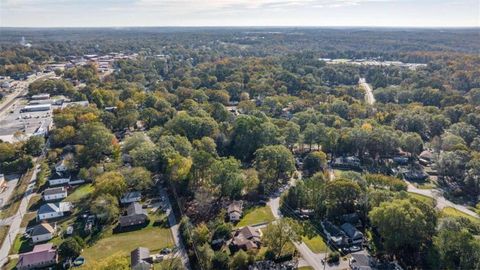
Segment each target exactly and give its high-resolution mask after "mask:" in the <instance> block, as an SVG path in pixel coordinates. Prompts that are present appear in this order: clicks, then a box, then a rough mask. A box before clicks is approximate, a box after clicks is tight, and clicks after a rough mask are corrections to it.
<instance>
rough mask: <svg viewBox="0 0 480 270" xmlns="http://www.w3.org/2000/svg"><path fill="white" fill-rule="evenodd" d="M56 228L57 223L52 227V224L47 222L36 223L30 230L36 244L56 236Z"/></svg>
mask: <svg viewBox="0 0 480 270" xmlns="http://www.w3.org/2000/svg"><path fill="white" fill-rule="evenodd" d="M56 228H57V226H56V225H54V226H53V227H52V225H50V224H49V223H46V222H45V223H41V224H39V225H36V226H35V227H33V228H32V229H31V230H30V237H31V239H32V242H33V243H34V244H36V243H40V242H45V241H48V240H50V239H52V238H53V237H54V236H55V231H56Z"/></svg>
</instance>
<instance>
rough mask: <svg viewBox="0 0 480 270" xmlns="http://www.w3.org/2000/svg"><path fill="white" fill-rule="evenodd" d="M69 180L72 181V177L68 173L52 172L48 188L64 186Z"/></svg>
mask: <svg viewBox="0 0 480 270" xmlns="http://www.w3.org/2000/svg"><path fill="white" fill-rule="evenodd" d="M70 179H72V177H71V176H70V174H69V173H59V172H54V173H53V174H52V176H51V177H50V179H48V184H49V185H50V186H56V185H65V184H68V183H69V182H70Z"/></svg>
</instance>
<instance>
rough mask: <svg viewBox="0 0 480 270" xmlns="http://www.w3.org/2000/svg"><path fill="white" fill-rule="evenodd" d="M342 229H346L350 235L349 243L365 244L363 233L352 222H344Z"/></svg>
mask: <svg viewBox="0 0 480 270" xmlns="http://www.w3.org/2000/svg"><path fill="white" fill-rule="evenodd" d="M340 228H341V229H342V231H344V232H345V233H346V234H347V236H348V243H350V244H353V245H361V244H363V233H362V232H360V231H359V230H357V228H355V227H354V226H353V225H352V224H350V223H343V225H342V226H340Z"/></svg>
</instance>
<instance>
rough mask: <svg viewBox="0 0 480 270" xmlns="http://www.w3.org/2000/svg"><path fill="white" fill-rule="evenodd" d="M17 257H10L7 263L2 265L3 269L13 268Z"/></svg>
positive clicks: (9, 269) (11, 269) (10, 269)
mask: <svg viewBox="0 0 480 270" xmlns="http://www.w3.org/2000/svg"><path fill="white" fill-rule="evenodd" d="M17 262H18V259H10V260H9V261H8V263H7V264H6V265H5V266H4V268H3V269H5V270H13V269H15V266H17Z"/></svg>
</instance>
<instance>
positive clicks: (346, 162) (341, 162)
mask: <svg viewBox="0 0 480 270" xmlns="http://www.w3.org/2000/svg"><path fill="white" fill-rule="evenodd" d="M332 166H333V167H334V168H340V169H349V170H361V164H360V159H359V158H357V157H354V156H349V157H339V158H336V159H335V160H334V162H333V164H332Z"/></svg>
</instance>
